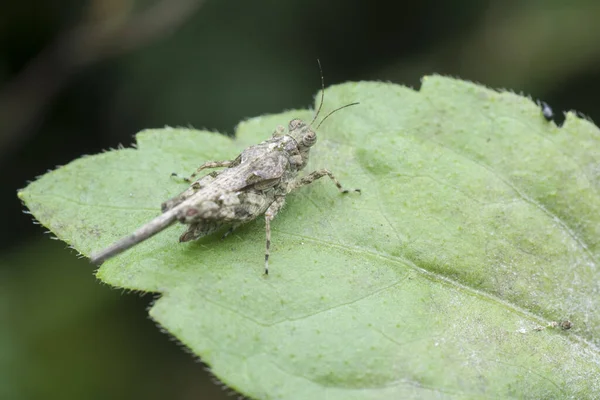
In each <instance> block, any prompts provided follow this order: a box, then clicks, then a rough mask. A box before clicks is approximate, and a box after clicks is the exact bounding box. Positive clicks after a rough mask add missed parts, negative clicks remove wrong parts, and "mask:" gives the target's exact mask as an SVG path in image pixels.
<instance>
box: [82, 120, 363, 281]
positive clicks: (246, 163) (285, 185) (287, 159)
mask: <svg viewBox="0 0 600 400" xmlns="http://www.w3.org/2000/svg"><path fill="white" fill-rule="evenodd" d="M316 141H317V136H316V133H315V132H314V130H312V129H311V127H310V126H309V125H307V124H306V123H305V122H304V121H302V120H299V119H293V120H292V121H290V123H289V126H288V129H287V131H286V130H285V128H283V127H281V126H280V127H278V128H277V130H276V131H275V133H273V136H272V137H271V138H270V139H269V140H266V141H264V142H262V143H259V144H257V145H254V146H250V147H248V148H247V149H245V150H244V151H243V152H242V153H241V154H240V155H239V156H238V157H237V158H236V159H234V160H227V161H209V162H206V163H204V164H203V165H202V166H200V168H198V170H197V171H196V172H195V173H194V174H193V175H192V177H191V178H189V179H186V181H188V182H189V183H191V185H190V187H189V188H188V189H186V190H185V191H183V192H182V193H181V194H179V195H177V196H175V197H174V198H172V199H170V200H167V201H165V202H164V203H163V204H162V212H163V213H162V215H160V216H158V217H156V218H155V219H153V220H152V221H150V222H148V223H147V224H146V225H144V226H142V227H141V228H139V229H138V230H136V231H135V232H133V233H132V234H131V235H129V236H127V237H125V238H123V239H121V240H119V241H117V242H116V243H114V244H113V245H111V246H110V247H108V248H106V249H104V250H103V251H101V252H99V253H96V254H94V255H92V262H94V263H96V264H100V263H102V262H103V261H105V260H106V259H108V258H110V257H113V256H115V255H117V254H119V253H121V252H123V251H125V250H127V249H129V248H130V247H132V246H134V245H136V244H137V243H140V242H141V241H143V240H146V239H148V238H149V237H151V236H153V235H155V234H156V233H158V232H160V231H161V230H163V229H165V228H166V227H168V226H170V225H171V224H173V223H174V222H176V221H179V222H181V223H183V224H187V225H189V227H188V228H187V230H186V231H185V232H184V233H183V234H182V235H181V236H180V238H179V241H180V242H187V241H189V240H194V239H198V238H200V237H202V236H205V235H208V234H211V233H213V232H214V231H216V230H217V229H219V228H221V227H222V226H226V225H229V226H231V229H230V231H228V232H227V233H226V235H227V234H228V233H229V232H231V230H233V229H235V228H236V227H237V226H239V225H241V224H244V223H246V222H249V221H251V220H253V219H255V218H256V217H258V216H259V215H262V214H264V215H265V223H266V250H265V274H268V273H269V269H268V262H269V249H270V244H271V225H270V222H271V220H272V219H273V218H274V217H275V215H277V213H278V211H279V210H280V209H281V208H282V207H283V205H284V203H285V196H286V195H287V194H288V193H290V192H291V191H292V190H294V189H296V188H298V187H301V186H304V185H307V184H310V183H311V182H313V181H314V180H316V179H319V178H321V177H323V176H325V175H327V176H328V177H329V178H331V180H332V181H333V182H334V183H335V184H336V186H337V187H338V189H339V190H340V191H341V192H342V193H347V192H348V191H347V190H344V189H343V188H342V186H341V185H340V183H339V182H338V181H337V179H336V178H335V177H334V176H333V174H332V173H331V172H329V171H328V170H326V169H322V170H318V171H314V172H312V173H311V174H308V175H306V176H304V177H302V178H300V179H299V178H298V172H299V171H301V170H302V169H304V167H306V164H307V162H308V157H309V153H310V148H311V146H313V145H314V144H315V143H316ZM218 167H226V168H225V169H223V170H221V171H215V172H212V173H209V174H207V175H204V176H203V177H201V178H199V179H197V180H193V179H194V178H195V176H196V174H197V173H198V172H200V171H202V170H204V169H207V168H218ZM354 190H355V191H357V192H360V190H358V189H354Z"/></svg>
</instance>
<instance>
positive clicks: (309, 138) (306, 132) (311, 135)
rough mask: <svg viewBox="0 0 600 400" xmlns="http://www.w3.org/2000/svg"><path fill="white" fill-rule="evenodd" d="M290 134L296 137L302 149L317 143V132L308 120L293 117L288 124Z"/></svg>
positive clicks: (299, 147)
mask: <svg viewBox="0 0 600 400" xmlns="http://www.w3.org/2000/svg"><path fill="white" fill-rule="evenodd" d="M288 131H289V133H288V134H289V135H290V136H291V137H292V138H294V140H295V141H296V143H297V144H298V149H299V150H300V151H303V150H307V149H308V148H309V147H311V146H312V145H314V144H315V143H317V134H316V133H315V131H313V130H312V128H311V127H310V126H309V125H306V122H304V121H302V120H301V119H293V120H291V121H290V124H289V126H288Z"/></svg>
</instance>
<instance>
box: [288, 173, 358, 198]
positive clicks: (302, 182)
mask: <svg viewBox="0 0 600 400" xmlns="http://www.w3.org/2000/svg"><path fill="white" fill-rule="evenodd" d="M325 175H327V176H328V177H329V178H330V179H331V180H332V181H333V183H334V184H335V186H336V187H337V188H338V190H339V191H340V193H343V194H346V193H349V192H350V191H354V192H358V193H360V192H361V191H360V189H344V187H343V186H342V184H341V183H340V182H339V181H338V180H337V179H336V177H335V176H334V175H333V174H332V173H331V171H330V170H328V169H326V168H323V169H319V170H317V171H313V172H311V173H310V174H308V175H306V176H304V177H302V178H300V179H298V180H297V181H295V182H294V183H293V184H292V186H291V188H290V190H289V191H292V190H295V189H298V188H300V187H302V186H306V185H310V184H311V183H313V182H314V181H316V180H317V179H320V178H322V177H324V176H325Z"/></svg>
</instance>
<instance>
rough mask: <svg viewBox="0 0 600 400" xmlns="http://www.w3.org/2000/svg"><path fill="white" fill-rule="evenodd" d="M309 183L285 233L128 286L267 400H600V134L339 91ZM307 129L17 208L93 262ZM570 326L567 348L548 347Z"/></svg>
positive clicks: (519, 116)
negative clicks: (249, 156) (211, 169)
mask: <svg viewBox="0 0 600 400" xmlns="http://www.w3.org/2000/svg"><path fill="white" fill-rule="evenodd" d="M353 101H360V102H361V104H360V105H359V106H356V107H353V108H352V109H348V110H344V111H340V112H339V113H337V114H335V115H334V116H332V117H331V118H329V119H328V120H327V122H325V123H324V124H323V126H322V127H321V129H320V130H319V143H318V144H317V145H316V146H315V148H314V150H313V152H312V154H311V163H310V165H309V168H308V170H313V169H316V168H322V167H327V168H329V169H330V170H332V171H333V173H334V174H336V175H337V176H338V178H339V179H340V181H341V182H342V183H343V184H344V185H346V186H347V187H351V188H352V187H358V188H361V189H362V195H347V196H342V195H340V194H339V193H338V191H337V190H336V188H335V186H333V185H332V184H331V182H329V181H328V180H326V178H325V179H322V180H320V181H317V182H316V183H314V184H312V185H310V186H308V187H305V188H303V189H300V190H298V191H297V192H295V193H293V194H291V195H290V196H289V197H288V203H287V205H286V207H285V209H284V210H282V212H281V213H280V214H279V215H278V216H277V218H276V219H275V220H274V222H273V224H272V226H273V238H272V240H273V246H272V252H271V255H272V258H271V261H272V262H271V264H270V267H271V275H270V276H269V277H268V278H265V277H263V275H262V268H263V265H262V259H263V253H264V241H265V233H264V221H263V219H262V218H259V219H257V220H256V221H254V222H252V223H249V224H247V225H246V226H244V227H241V228H240V229H238V230H237V231H236V232H235V233H234V234H233V235H230V236H229V237H228V238H227V239H225V240H223V241H221V240H219V235H214V236H211V237H207V238H204V239H202V240H200V241H198V242H194V243H191V244H180V243H178V242H177V238H178V236H179V234H180V233H181V231H182V230H183V228H180V229H174V228H171V229H169V230H167V231H165V232H163V233H161V234H159V235H157V236H155V237H154V238H151V239H150V240H148V241H146V242H144V243H142V244H141V245H139V246H137V247H135V248H134V249H132V250H131V251H129V252H126V253H124V254H122V255H120V256H118V257H116V258H114V259H112V260H110V261H108V262H106V263H105V264H104V265H103V266H102V267H101V268H100V269H99V271H98V274H97V275H98V277H99V278H100V279H101V280H102V281H104V282H107V283H109V284H111V285H115V286H119V287H124V288H129V289H137V290H143V291H152V292H160V293H162V297H161V298H160V299H159V300H158V301H157V302H156V303H155V304H154V306H153V307H152V309H151V310H150V314H151V316H152V317H153V318H154V319H155V320H156V321H157V322H159V323H160V324H161V325H162V326H164V327H165V328H166V329H167V330H168V331H169V332H171V333H172V334H173V335H174V336H176V337H177V338H178V339H179V340H181V341H182V342H183V343H185V344H186V345H187V346H189V347H190V349H192V351H193V352H194V353H195V354H197V355H199V356H200V357H202V359H203V360H204V361H205V362H206V363H208V364H209V365H210V366H211V368H212V371H213V372H214V374H215V375H216V376H217V377H219V379H221V380H222V381H223V382H225V383H226V384H227V385H229V386H230V387H232V388H234V389H236V390H238V391H239V392H241V393H243V394H245V395H248V396H250V397H254V398H286V399H292V398H297V399H306V398H328V399H336V398H340V399H367V398H369V399H370V398H432V397H435V398H438V397H447V398H457V399H462V398H481V397H499V398H507V397H518V398H567V397H573V398H586V397H588V398H589V397H593V396H594V395H595V394H597V393H599V392H600V352H599V350H598V347H597V346H598V345H600V339H598V338H599V337H600V313H598V312H597V310H598V307H599V306H600V299H599V293H600V286H599V282H600V272H599V269H598V259H599V240H600V196H599V195H598V191H599V190H600V173H599V171H600V150H599V149H600V143H599V142H600V132H599V131H598V128H596V127H595V126H594V125H593V124H592V123H590V122H588V121H586V120H583V119H580V118H578V117H577V116H576V115H575V114H572V113H569V114H568V115H567V119H566V122H565V124H564V126H563V127H562V128H557V127H556V126H555V125H554V124H553V123H549V122H547V121H546V120H544V118H543V116H542V114H541V111H540V109H539V107H538V106H536V105H535V104H534V103H533V102H532V101H531V100H529V99H526V98H523V97H521V96H518V95H515V94H512V93H498V92H495V91H492V90H489V89H486V88H483V87H481V86H477V85H475V84H471V83H467V82H463V81H459V80H454V79H449V78H442V77H439V76H432V77H426V78H424V80H423V86H422V88H421V90H420V91H418V92H417V91H413V90H411V89H408V88H405V87H402V86H397V85H393V84H385V83H375V82H361V83H347V84H343V85H339V86H335V87H332V88H329V89H328V90H327V91H326V94H325V103H326V107H324V110H323V111H322V113H321V115H322V116H323V115H325V113H326V112H327V111H329V110H331V109H333V108H336V107H339V106H340V105H344V104H347V103H350V102H353ZM311 116H312V114H311V112H309V111H293V112H286V113H282V114H279V115H272V116H263V117H259V118H254V119H251V120H248V121H245V122H243V123H241V124H240V126H239V127H238V130H237V138H236V139H235V140H231V139H228V138H226V137H223V136H221V135H218V134H215V133H210V132H203V131H194V130H187V129H170V128H169V129H160V130H147V131H144V132H141V133H140V134H138V136H137V142H138V148H137V149H120V150H117V151H110V152H107V153H103V154H99V155H95V156H91V157H85V158H81V159H79V160H76V161H74V162H72V163H70V164H69V165H67V166H65V167H62V168H59V169H58V170H56V171H54V172H51V173H48V174H46V175H44V176H43V177H42V178H41V179H39V180H37V181H35V182H34V183H32V184H31V185H29V186H28V187H27V188H26V189H25V190H23V191H22V192H20V197H21V198H22V199H23V201H24V202H25V204H26V205H27V206H28V207H29V209H30V210H31V212H32V213H33V215H34V216H35V217H36V218H37V219H38V220H39V221H40V222H41V223H42V224H44V225H45V226H47V227H48V228H49V229H50V230H52V231H53V232H54V233H55V234H56V235H57V236H58V237H59V238H60V239H62V240H64V241H66V242H67V243H69V244H71V245H73V246H74V247H75V248H76V249H78V250H79V251H80V252H82V253H83V254H85V255H89V254H90V253H91V251H92V250H99V249H101V248H103V247H105V246H107V245H109V244H111V243H112V242H113V241H115V240H116V239H118V238H120V237H122V236H124V235H126V234H128V233H129V232H131V231H132V230H134V229H135V228H137V227H138V226H139V225H141V224H142V223H144V222H146V221H148V220H150V219H151V218H153V217H154V216H156V215H157V214H158V213H159V206H160V203H161V202H162V201H163V200H165V199H167V198H169V197H171V196H173V195H175V194H177V193H178V192H180V191H181V190H183V189H184V188H185V185H182V184H181V183H179V182H177V181H176V180H173V179H172V178H170V177H169V175H170V174H171V172H174V171H176V172H180V173H189V172H191V171H193V170H194V169H195V168H196V167H197V166H198V165H200V164H201V163H202V162H204V161H207V160H219V159H231V158H233V157H235V156H236V155H237V154H238V153H239V152H240V151H241V150H242V149H243V148H245V147H246V146H248V145H249V144H253V143H257V142H260V141H262V140H264V139H266V138H268V137H269V136H270V134H271V132H272V131H273V130H274V128H275V127H276V126H277V125H278V124H286V123H287V122H288V121H289V120H290V119H291V118H293V117H300V118H304V119H305V120H306V119H308V120H310V118H311ZM563 320H570V321H571V322H572V324H573V328H572V329H571V330H561V329H560V328H558V327H552V323H553V322H559V321H563Z"/></svg>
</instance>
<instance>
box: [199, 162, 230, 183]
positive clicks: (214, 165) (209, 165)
mask: <svg viewBox="0 0 600 400" xmlns="http://www.w3.org/2000/svg"><path fill="white" fill-rule="evenodd" d="M231 164H233V160H224V161H207V162H205V163H204V164H202V165H201V166H199V167H198V169H197V170H196V172H194V173H193V174H192V175H191V176H190V178H189V179H190V181H191V180H192V179H193V178H195V177H196V175H198V173H199V172H200V171H202V170H203V169H206V168H220V167H229V166H230V165H231Z"/></svg>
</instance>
